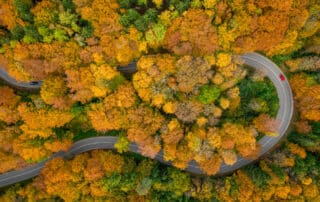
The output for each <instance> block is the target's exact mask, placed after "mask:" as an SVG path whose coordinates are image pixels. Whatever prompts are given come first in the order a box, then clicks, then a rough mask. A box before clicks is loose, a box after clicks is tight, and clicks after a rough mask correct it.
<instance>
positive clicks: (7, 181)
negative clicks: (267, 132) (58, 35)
mask: <svg viewBox="0 0 320 202" xmlns="http://www.w3.org/2000/svg"><path fill="white" fill-rule="evenodd" d="M240 58H241V59H243V60H244V64H246V65H248V66H251V67H254V68H255V69H257V70H264V71H265V72H266V73H267V76H268V78H269V79H270V80H271V81H272V82H273V84H274V85H275V87H276V90H277V93H278V97H279V110H278V114H277V117H276V118H277V119H278V120H281V122H280V127H279V131H278V133H279V135H278V136H277V137H269V136H264V137H263V138H262V139H261V140H260V141H259V143H260V144H261V146H262V149H261V151H260V153H259V155H258V158H259V157H261V156H263V155H265V154H266V153H267V152H268V151H269V150H270V149H272V148H273V147H274V146H275V145H276V144H277V143H278V142H279V140H280V139H281V138H282V137H283V136H285V134H286V131H287V130H288V128H289V126H290V123H291V119H292V116H293V98H292V92H291V88H290V85H289V83H288V79H286V77H285V76H284V74H283V72H282V71H281V70H280V69H279V68H278V66H277V65H276V64H274V63H273V62H272V61H271V60H269V59H268V58H266V57H264V56H262V55H260V54H257V53H248V54H245V55H241V56H240ZM118 69H119V71H121V72H123V73H126V74H132V73H134V72H135V71H136V65H135V63H131V64H129V65H128V66H126V67H120V68H118ZM281 75H282V76H281ZM0 79H2V80H4V81H5V82H6V83H8V84H9V85H11V86H13V87H15V88H18V89H24V90H39V89H40V87H41V85H42V82H41V81H40V82H39V83H36V84H34V83H31V82H30V83H21V82H17V81H16V80H14V79H13V78H11V77H10V76H9V75H8V74H7V72H6V71H5V70H3V69H1V68H0ZM116 142H117V137H110V136H105V137H103V136H102V137H92V138H86V139H83V140H80V141H77V142H75V143H74V144H73V146H72V147H71V148H70V150H69V151H68V152H62V151H61V152H58V153H56V154H53V155H52V156H51V157H50V158H48V159H47V160H45V161H44V162H41V163H39V164H37V165H34V166H31V167H28V168H26V169H22V170H18V171H11V172H7V173H5V174H2V175H0V187H4V186H8V185H11V184H14V183H17V182H20V181H24V180H27V179H30V178H32V177H35V176H37V175H38V174H40V172H41V169H42V168H43V166H44V164H45V163H46V162H47V161H49V160H51V159H52V158H55V157H58V156H59V157H63V158H70V157H73V156H74V155H77V154H80V153H83V152H86V151H90V150H94V149H115V147H114V144H115V143H116ZM129 151H130V152H134V153H137V154H139V149H138V146H137V145H136V144H135V143H131V144H130V147H129ZM154 159H155V160H157V161H159V162H161V163H164V164H167V165H171V162H167V161H165V160H164V159H163V151H160V152H159V153H158V154H157V155H156V157H155V158H154ZM254 160H255V159H244V158H242V157H238V161H237V162H236V163H235V164H233V165H232V166H229V165H226V164H225V163H222V165H221V166H220V170H219V172H218V173H217V175H223V174H227V173H230V172H232V171H234V170H236V169H239V168H240V167H242V166H244V165H247V164H249V163H251V162H253V161H254ZM185 170H186V171H188V172H191V173H194V174H204V173H203V172H202V171H201V169H200V168H199V166H198V165H197V163H196V162H195V161H194V160H192V161H191V162H190V163H189V165H188V167H187V168H186V169H185Z"/></svg>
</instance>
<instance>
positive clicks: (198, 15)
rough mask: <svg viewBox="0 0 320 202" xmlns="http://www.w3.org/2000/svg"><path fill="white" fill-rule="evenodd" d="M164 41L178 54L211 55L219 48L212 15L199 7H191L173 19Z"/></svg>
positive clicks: (169, 48) (166, 46)
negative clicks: (212, 23)
mask: <svg viewBox="0 0 320 202" xmlns="http://www.w3.org/2000/svg"><path fill="white" fill-rule="evenodd" d="M207 41H210V43H207ZM163 43H164V47H165V48H167V49H168V50H170V51H171V52H174V53H175V54H178V55H187V54H192V55H210V54H213V53H214V51H215V50H217V49H219V45H218V37H217V31H216V29H215V27H214V26H212V25H211V16H209V15H208V14H206V13H205V12H204V11H202V10H197V9H190V10H188V11H186V12H185V13H184V15H183V16H181V17H178V18H176V19H175V20H173V22H172V24H171V26H170V27H169V28H168V30H167V32H166V34H165V38H164V42H163Z"/></svg>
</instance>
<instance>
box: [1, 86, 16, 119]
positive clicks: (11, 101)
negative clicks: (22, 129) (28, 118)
mask: <svg viewBox="0 0 320 202" xmlns="http://www.w3.org/2000/svg"><path fill="white" fill-rule="evenodd" d="M0 94H1V97H0V120H2V121H4V122H6V123H8V124H12V123H16V122H17V121H18V120H19V119H20V116H19V113H18V111H17V109H16V107H17V106H18V103H19V102H20V96H17V95H15V93H14V91H13V89H11V88H9V87H0Z"/></svg>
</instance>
